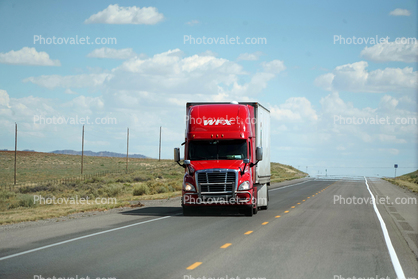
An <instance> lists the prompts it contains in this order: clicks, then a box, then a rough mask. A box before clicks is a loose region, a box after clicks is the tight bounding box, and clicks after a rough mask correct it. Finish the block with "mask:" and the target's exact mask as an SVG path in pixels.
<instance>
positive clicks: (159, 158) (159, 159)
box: [158, 126, 161, 161]
mask: <svg viewBox="0 0 418 279" xmlns="http://www.w3.org/2000/svg"><path fill="white" fill-rule="evenodd" d="M158 161H161V126H160V145H159V153H158Z"/></svg>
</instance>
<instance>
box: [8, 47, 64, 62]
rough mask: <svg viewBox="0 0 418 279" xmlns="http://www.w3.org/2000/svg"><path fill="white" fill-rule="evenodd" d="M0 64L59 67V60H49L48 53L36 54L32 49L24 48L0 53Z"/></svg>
mask: <svg viewBox="0 0 418 279" xmlns="http://www.w3.org/2000/svg"><path fill="white" fill-rule="evenodd" d="M0 63H3V64H15V65H31V66H61V63H60V61H59V60H51V59H50V58H49V55H48V53H46V52H43V51H41V52H37V51H36V49H35V48H34V47H24V48H22V49H21V50H17V51H14V50H11V51H9V52H7V53H0Z"/></svg>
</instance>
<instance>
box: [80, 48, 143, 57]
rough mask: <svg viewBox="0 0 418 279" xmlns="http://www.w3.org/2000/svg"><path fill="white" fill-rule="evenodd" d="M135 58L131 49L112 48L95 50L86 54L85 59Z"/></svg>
mask: <svg viewBox="0 0 418 279" xmlns="http://www.w3.org/2000/svg"><path fill="white" fill-rule="evenodd" d="M135 56H137V54H136V53H135V52H134V51H133V50H132V48H123V49H114V48H107V47H102V48H97V49H95V50H93V51H92V52H90V53H89V54H87V57H95V58H111V59H129V58H132V57H135Z"/></svg>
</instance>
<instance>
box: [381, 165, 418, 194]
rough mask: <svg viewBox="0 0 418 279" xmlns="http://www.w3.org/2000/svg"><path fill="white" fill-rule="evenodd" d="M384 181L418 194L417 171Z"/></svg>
mask: <svg viewBox="0 0 418 279" xmlns="http://www.w3.org/2000/svg"><path fill="white" fill-rule="evenodd" d="M385 180H386V181H389V182H391V183H392V184H395V185H398V186H400V187H403V188H407V189H409V190H411V191H412V192H415V193H418V170H417V171H414V172H411V173H407V174H404V175H402V176H398V177H397V178H385Z"/></svg>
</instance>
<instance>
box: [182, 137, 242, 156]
mask: <svg viewBox="0 0 418 279" xmlns="http://www.w3.org/2000/svg"><path fill="white" fill-rule="evenodd" d="M188 155H189V156H188V157H189V158H188V159H189V160H243V159H247V141H246V140H199V141H190V142H189V154H188Z"/></svg>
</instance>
